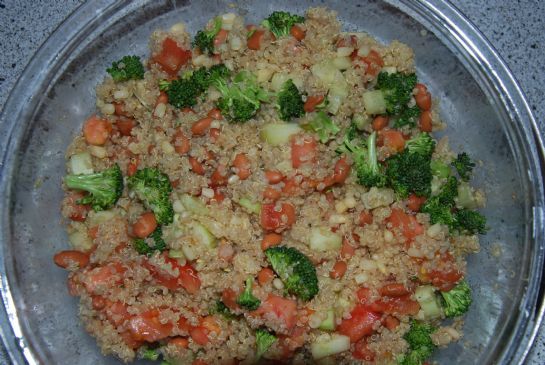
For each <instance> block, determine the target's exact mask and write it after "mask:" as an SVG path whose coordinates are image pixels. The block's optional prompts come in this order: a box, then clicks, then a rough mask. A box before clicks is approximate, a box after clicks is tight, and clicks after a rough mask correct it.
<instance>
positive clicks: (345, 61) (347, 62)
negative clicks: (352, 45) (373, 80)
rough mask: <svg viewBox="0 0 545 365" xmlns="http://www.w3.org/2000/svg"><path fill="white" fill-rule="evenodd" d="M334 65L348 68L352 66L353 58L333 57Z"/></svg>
mask: <svg viewBox="0 0 545 365" xmlns="http://www.w3.org/2000/svg"><path fill="white" fill-rule="evenodd" d="M333 65H334V66H335V68H337V69H338V70H347V69H349V68H350V67H352V60H351V59H350V57H336V58H334V59H333Z"/></svg>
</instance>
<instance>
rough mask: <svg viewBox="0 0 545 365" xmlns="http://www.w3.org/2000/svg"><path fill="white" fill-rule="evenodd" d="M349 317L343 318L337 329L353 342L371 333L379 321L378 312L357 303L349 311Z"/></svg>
mask: <svg viewBox="0 0 545 365" xmlns="http://www.w3.org/2000/svg"><path fill="white" fill-rule="evenodd" d="M350 315H351V318H347V319H343V321H342V322H341V324H340V325H339V327H337V330H338V331H339V332H340V333H341V334H343V335H345V336H348V337H350V342H352V343H355V342H358V341H359V340H361V339H362V338H363V337H364V336H369V335H372V334H373V331H374V330H373V327H374V326H375V323H376V322H377V321H380V317H381V316H380V314H379V313H376V312H373V311H371V310H369V309H368V308H367V307H366V306H363V305H360V304H358V305H357V306H356V307H355V308H354V309H353V310H352V312H351V313H350Z"/></svg>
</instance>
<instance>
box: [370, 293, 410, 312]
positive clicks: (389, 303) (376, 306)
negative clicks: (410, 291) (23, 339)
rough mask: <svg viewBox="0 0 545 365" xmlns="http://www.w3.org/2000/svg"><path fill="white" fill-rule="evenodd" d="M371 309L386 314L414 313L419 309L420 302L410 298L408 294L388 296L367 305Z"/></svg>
mask: <svg viewBox="0 0 545 365" xmlns="http://www.w3.org/2000/svg"><path fill="white" fill-rule="evenodd" d="M369 308H370V309H371V310H374V311H376V312H380V313H386V314H397V315H412V316H414V315H416V314H418V311H419V310H420V304H418V302H417V301H415V300H412V299H411V296H410V295H405V296H402V297H396V298H389V297H384V298H381V299H379V300H377V301H376V302H373V303H371V304H370V305H369Z"/></svg>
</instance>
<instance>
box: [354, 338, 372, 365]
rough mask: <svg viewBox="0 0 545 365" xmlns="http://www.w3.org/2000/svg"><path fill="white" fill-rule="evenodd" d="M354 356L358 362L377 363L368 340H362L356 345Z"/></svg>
mask: <svg viewBox="0 0 545 365" xmlns="http://www.w3.org/2000/svg"><path fill="white" fill-rule="evenodd" d="M352 356H354V358H356V359H358V360H364V361H366V362H373V361H375V353H374V352H373V351H372V350H371V349H370V348H369V346H368V344H367V338H362V339H361V340H360V341H358V342H357V343H356V344H355V345H354V351H352Z"/></svg>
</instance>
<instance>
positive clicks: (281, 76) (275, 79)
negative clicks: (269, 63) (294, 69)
mask: <svg viewBox="0 0 545 365" xmlns="http://www.w3.org/2000/svg"><path fill="white" fill-rule="evenodd" d="M289 78H290V76H289V75H288V74H285V73H282V72H276V73H275V74H274V75H273V76H272V79H271V88H272V89H273V90H274V91H280V89H282V85H284V83H285V82H286V81H288V80H289Z"/></svg>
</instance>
